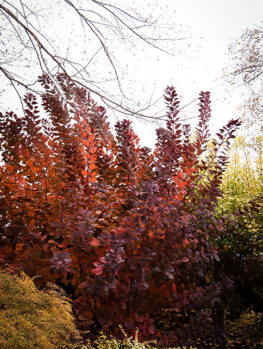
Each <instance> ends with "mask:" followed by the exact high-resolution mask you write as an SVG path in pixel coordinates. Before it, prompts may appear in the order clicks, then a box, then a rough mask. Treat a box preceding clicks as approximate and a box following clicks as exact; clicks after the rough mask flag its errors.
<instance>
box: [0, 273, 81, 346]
mask: <svg viewBox="0 0 263 349" xmlns="http://www.w3.org/2000/svg"><path fill="white" fill-rule="evenodd" d="M79 339H80V335H79V333H78V331H77V329H76V327H75V324H74V318H73V315H72V310H71V304H70V301H69V300H68V299H67V298H66V296H65V295H64V294H63V293H62V292H61V290H60V289H59V288H58V287H56V286H55V285H53V286H52V285H50V287H49V288H48V289H47V290H45V291H39V290H38V289H37V288H36V286H35V284H34V282H33V281H32V279H30V278H29V277H28V276H26V275H25V274H21V276H14V275H11V274H10V273H7V272H3V271H0V348H1V349H33V348H37V349H53V348H62V347H63V346H64V345H65V344H68V343H72V342H74V341H76V340H79Z"/></svg>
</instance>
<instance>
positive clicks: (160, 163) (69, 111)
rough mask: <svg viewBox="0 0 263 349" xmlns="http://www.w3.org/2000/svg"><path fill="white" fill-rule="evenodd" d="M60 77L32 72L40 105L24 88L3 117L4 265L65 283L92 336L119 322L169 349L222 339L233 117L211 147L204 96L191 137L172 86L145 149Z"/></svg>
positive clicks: (0, 203) (0, 225) (125, 124)
mask: <svg viewBox="0 0 263 349" xmlns="http://www.w3.org/2000/svg"><path fill="white" fill-rule="evenodd" d="M57 79H58V81H59V82H60V85H59V86H58V87H56V86H54V85H53V83H52V81H51V80H50V79H49V78H48V77H47V76H42V77H41V78H40V82H41V84H42V86H43V88H44V89H45V91H46V93H45V94H44V95H43V98H42V105H39V103H38V101H37V99H36V97H35V96H34V95H32V94H27V95H26V96H25V99H24V103H25V106H26V107H25V115H24V116H22V117H18V116H17V115H16V114H15V113H13V112H7V113H6V114H1V118H0V134H1V138H0V146H1V149H2V154H1V155H2V162H1V169H0V179H1V182H0V209H1V216H0V230H1V249H0V257H1V263H2V264H3V265H4V264H5V263H8V264H9V265H10V264H11V265H14V266H16V267H19V268H21V269H23V270H24V271H25V272H26V273H27V274H29V275H41V278H39V279H37V280H36V282H37V283H38V285H39V286H40V285H44V284H46V283H47V282H48V281H53V282H56V283H57V284H59V285H60V286H62V287H63V288H64V289H65V290H66V292H67V293H68V295H70V297H71V298H72V300H73V309H74V312H75V315H76V317H77V320H78V324H79V328H83V329H87V328H88V329H89V330H90V333H91V335H92V334H96V333H97V331H98V330H99V329H101V328H103V327H104V328H108V329H110V330H111V331H112V332H115V333H118V328H119V327H118V325H119V324H121V325H122V326H123V327H124V329H125V330H126V331H127V332H128V333H132V332H134V331H135V329H136V327H138V328H139V329H140V335H141V336H142V337H143V338H145V339H157V340H158V341H159V343H160V344H161V345H166V346H167V345H190V344H196V343H198V345H201V346H202V347H204V346H205V342H206V341H208V340H209V341H215V342H219V343H220V341H221V342H222V343H223V340H224V339H223V327H222V326H223V325H222V323H221V322H219V321H218V314H217V311H216V309H217V308H218V305H219V304H220V303H221V302H222V299H223V295H224V293H225V291H226V290H227V289H229V287H230V286H231V282H230V281H229V279H228V278H226V277H225V276H224V273H221V272H219V273H217V274H216V273H215V270H218V267H217V266H218V261H219V253H218V250H217V245H216V241H217V240H218V239H219V238H220V236H224V235H226V234H227V233H228V231H229V229H230V228H229V227H231V224H226V223H227V221H226V218H220V215H218V209H217V199H218V197H219V196H220V195H221V191H220V184H221V182H222V175H223V172H224V170H225V167H226V162H227V155H226V150H227V148H228V146H229V140H230V138H233V137H234V132H235V130H236V128H237V126H238V125H239V124H240V123H239V121H237V120H232V121H230V122H229V123H228V124H227V125H226V126H224V127H223V128H222V129H220V130H219V132H218V134H217V136H216V137H217V139H213V140H212V147H210V146H209V138H210V135H209V129H208V121H209V119H210V100H209V93H208V92H201V93H200V104H199V123H198V126H197V128H196V130H195V137H194V138H193V137H190V136H191V130H190V126H189V125H183V124H181V122H180V114H179V100H178V97H177V94H176V92H175V89H174V88H173V87H168V88H167V89H166V92H165V100H166V103H167V122H166V127H165V128H160V129H158V130H157V144H156V148H155V150H154V151H153V152H152V151H151V150H150V149H148V148H146V147H141V146H140V144H139V139H138V137H137V136H136V134H135V133H134V132H133V130H132V127H131V123H130V122H129V121H127V120H123V121H120V122H118V123H117V124H116V127H115V131H116V136H114V135H113V133H112V132H111V131H110V128H109V124H108V122H107V118H106V113H105V110H104V109H103V108H101V107H99V106H97V105H96V104H95V103H94V101H93V100H92V99H91V97H90V96H89V94H87V93H86V91H85V90H83V89H81V90H80V89H78V88H76V87H74V86H73V85H72V84H71V83H70V81H69V80H68V79H67V77H66V76H64V75H59V76H58V77H57ZM43 109H44V110H43Z"/></svg>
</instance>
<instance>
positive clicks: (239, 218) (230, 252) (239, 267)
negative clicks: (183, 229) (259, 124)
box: [217, 136, 263, 346]
mask: <svg viewBox="0 0 263 349" xmlns="http://www.w3.org/2000/svg"><path fill="white" fill-rule="evenodd" d="M262 140H263V139H262V136H257V137H255V138H254V144H251V142H247V140H246V138H245V136H239V137H238V138H236V139H235V140H234V143H233V145H232V147H231V160H230V162H229V164H228V167H227V169H226V171H225V173H224V177H223V181H222V190H223V194H224V195H223V196H222V198H221V199H220V200H219V204H218V212H219V214H220V216H224V215H230V216H231V217H232V223H231V220H230V222H229V223H228V231H227V234H225V235H222V236H221V237H220V238H219V239H218V241H217V243H218V245H219V248H220V260H221V261H220V264H219V269H222V270H223V272H224V273H226V274H227V275H228V276H229V277H230V279H231V280H232V281H233V289H232V292H231V293H230V294H229V293H228V295H227V297H226V299H225V302H226V305H225V306H226V307H227V309H228V314H227V318H228V321H229V319H230V320H232V321H233V320H235V321H236V323H233V324H230V328H232V329H234V332H235V335H236V336H237V338H238V335H237V333H238V330H237V329H238V328H239V329H240V333H239V336H240V337H239V339H240V338H242V337H243V336H244V337H245V336H246V334H245V332H246V326H245V324H246V321H243V320H242V319H247V321H248V322H249V321H252V322H253V321H254V320H253V318H254V317H255V316H256V317H258V318H259V319H260V318H261V321H262V312H263V289H262V281H263V280H262V275H263V264H262V251H263V235H262V228H263V219H262V213H263V212H262V210H263V207H262V194H263V181H262V180H263V177H262V173H263V172H262V171H263V163H262V150H263V142H262ZM251 308H252V309H253V311H255V312H257V313H258V315H255V316H254V315H253V314H254V313H251V314H250V313H246V312H247V311H249V310H250V309H251ZM239 319H240V320H239ZM249 319H250V320H249ZM238 321H240V323H238ZM235 327H236V328H235ZM242 328H243V330H242ZM259 341H262V336H261V335H260V333H258V334H257V336H254V338H253V339H252V342H253V343H254V344H255V343H256V344H257V345H258V344H259ZM252 342H251V343H252ZM256 344H255V345H256ZM240 345H241V344H240ZM251 346H252V344H251Z"/></svg>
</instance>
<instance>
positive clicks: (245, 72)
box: [228, 24, 263, 134]
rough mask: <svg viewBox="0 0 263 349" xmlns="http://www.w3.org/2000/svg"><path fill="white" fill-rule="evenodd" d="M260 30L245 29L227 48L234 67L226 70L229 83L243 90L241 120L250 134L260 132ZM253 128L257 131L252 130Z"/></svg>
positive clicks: (262, 69)
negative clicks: (243, 99) (243, 88)
mask: <svg viewBox="0 0 263 349" xmlns="http://www.w3.org/2000/svg"><path fill="white" fill-rule="evenodd" d="M262 43H263V29H262V24H260V25H258V26H256V27H254V28H251V29H247V30H245V31H244V33H243V34H242V36H241V37H240V38H239V39H237V40H235V41H234V42H233V43H232V44H231V46H230V54H231V56H232V58H233V65H232V66H231V67H229V68H228V73H229V75H228V78H229V80H230V82H231V83H233V84H237V85H243V86H245V87H246V90H245V91H244V94H245V96H246V101H245V103H244V105H243V106H242V114H243V120H244V121H245V125H246V126H249V129H250V134H251V133H252V132H253V131H259V130H261V131H262V121H263V118H262V115H263V99H262V87H263V85H262V84H263V48H262V47H263V46H262ZM255 127H256V128H255Z"/></svg>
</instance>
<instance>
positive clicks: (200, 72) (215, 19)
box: [136, 0, 263, 145]
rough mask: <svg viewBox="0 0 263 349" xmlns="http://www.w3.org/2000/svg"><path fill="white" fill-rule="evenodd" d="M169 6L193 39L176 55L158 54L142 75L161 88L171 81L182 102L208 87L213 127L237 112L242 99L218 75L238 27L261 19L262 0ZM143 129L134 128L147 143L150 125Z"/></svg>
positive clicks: (186, 1) (184, 0) (203, 0)
mask: <svg viewBox="0 0 263 349" xmlns="http://www.w3.org/2000/svg"><path fill="white" fill-rule="evenodd" d="M170 7H171V9H172V10H175V11H176V13H175V16H176V17H175V18H176V19H178V22H179V23H182V24H183V25H185V26H188V27H189V33H191V34H192V38H191V39H189V40H186V41H185V44H184V45H183V48H184V52H183V53H181V54H179V55H178V57H164V56H163V55H162V57H161V58H160V60H159V62H158V65H157V69H156V68H155V69H154V68H152V69H149V66H147V67H146V68H145V69H146V70H147V73H146V74H150V75H151V76H152V75H154V76H155V77H156V82H157V85H158V86H163V88H165V86H166V85H167V84H173V85H174V86H175V87H176V88H177V90H178V92H179V94H180V95H182V98H183V101H184V103H187V102H189V101H191V100H192V99H194V98H196V97H197V96H198V94H199V92H200V91H201V90H203V91H210V92H211V99H212V120H211V124H212V126H213V129H217V128H218V127H220V126H221V125H223V124H224V123H226V122H227V121H228V120H230V119H231V118H237V117H238V116H239V112H238V106H239V105H240V104H241V103H242V95H241V90H240V88H234V87H233V88H231V87H230V86H228V84H227V83H224V81H223V79H222V76H223V69H224V68H225V67H226V66H227V65H228V64H229V63H230V62H231V60H230V56H229V54H228V45H229V43H230V42H231V41H232V40H233V39H235V38H239V37H240V36H241V34H242V31H243V30H245V29H246V28H249V27H253V25H255V24H259V23H260V22H261V21H262V20H263V0H172V1H170ZM175 44H176V43H175ZM154 64H155V63H154ZM149 70H150V71H149ZM156 70H158V74H157V73H156ZM152 78H153V76H152ZM184 103H183V104H184ZM194 110H196V111H197V108H196V107H195V108H194V109H191V108H190V109H189V108H187V116H189V117H191V116H192V115H193V116H194V115H196V113H195V112H194ZM147 128H148V129H149V132H147V129H146V127H145V128H142V127H140V126H138V128H137V127H136V131H137V130H138V131H137V132H138V133H139V134H140V136H141V138H142V140H143V139H144V140H145V141H146V139H145V135H146V134H147V141H146V142H147V143H148V142H149V143H148V144H149V145H152V143H153V137H152V129H151V128H150V127H148V126H147Z"/></svg>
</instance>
